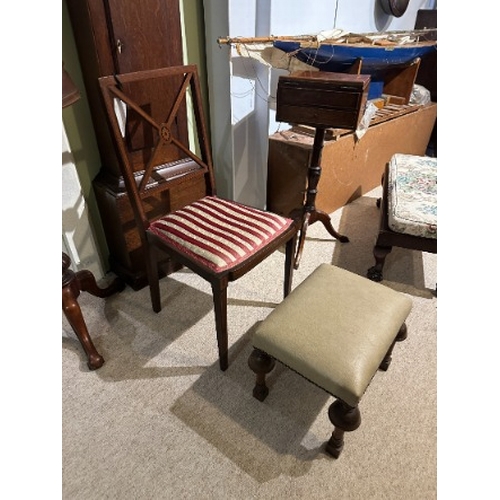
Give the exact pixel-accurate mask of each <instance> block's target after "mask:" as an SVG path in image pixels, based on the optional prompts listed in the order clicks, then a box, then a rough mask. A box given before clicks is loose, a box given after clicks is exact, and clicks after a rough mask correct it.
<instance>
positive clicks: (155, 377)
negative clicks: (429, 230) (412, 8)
mask: <svg viewBox="0 0 500 500" xmlns="http://www.w3.org/2000/svg"><path fill="white" fill-rule="evenodd" d="M378 195H379V191H378V190H374V191H373V192H371V193H369V194H368V195H366V196H363V197H362V198H359V199H358V200H356V201H355V202H353V203H351V204H350V205H348V206H347V207H345V208H344V209H342V210H339V211H337V212H335V213H334V214H332V221H333V224H334V226H335V227H337V229H339V231H340V232H341V233H343V234H346V235H347V236H349V238H350V242H349V243H344V244H342V243H338V242H335V241H334V240H333V239H332V238H331V237H330V236H329V235H328V233H327V232H326V230H325V229H324V227H323V226H322V225H321V224H320V223H316V224H314V225H313V226H311V227H310V228H309V231H308V239H307V241H306V245H305V250H304V254H303V257H302V262H301V265H300V268H299V269H298V270H297V271H296V272H295V276H294V285H297V284H298V283H300V282H301V281H302V280H303V279H304V278H305V277H307V276H308V275H309V274H310V273H311V272H312V271H313V270H314V269H315V268H316V266H317V265H319V264H320V263H323V262H328V263H332V264H334V265H338V266H340V267H343V268H345V269H349V270H351V271H353V272H356V273H358V274H361V275H363V276H364V275H365V273H366V270H367V268H368V267H370V266H371V265H372V264H373V257H372V247H373V243H374V241H375V237H376V232H377V227H378V210H377V208H376V205H375V200H376V197H377V196H378ZM283 262H284V255H283V253H281V252H277V253H276V254H274V255H273V256H272V257H271V258H269V259H268V260H267V261H266V262H264V263H263V264H261V265H260V266H259V267H258V268H256V269H255V270H254V271H252V272H251V273H250V274H248V275H247V276H245V277H244V278H242V279H240V280H239V281H237V282H236V283H232V284H230V287H229V315H228V323H229V328H230V338H229V341H230V363H231V364H230V367H229V369H228V370H227V371H226V372H224V373H223V372H221V371H220V370H219V368H218V362H217V349H216V340H215V326H214V317H213V311H212V299H211V294H210V287H209V286H208V284H207V283H205V282H204V281H203V280H201V279H200V278H198V277H197V276H195V275H193V274H192V273H191V272H190V271H188V270H181V271H179V272H177V273H175V274H173V275H171V276H169V277H167V278H165V279H163V280H162V283H161V291H162V304H163V310H162V311H161V313H159V314H155V313H153V312H152V309H151V305H150V300H149V291H148V289H143V290H140V291H138V292H134V291H133V290H131V289H130V288H127V289H125V291H123V292H122V293H120V294H118V295H115V296H113V297H111V298H108V299H98V298H95V297H92V296H90V295H88V294H86V293H83V294H82V295H81V297H80V305H81V307H82V309H83V311H84V314H85V318H86V322H87V325H88V328H89V331H90V332H91V335H92V338H93V340H94V343H95V345H96V347H97V349H98V350H99V352H100V353H101V354H102V355H103V356H104V358H105V359H106V363H105V364H104V366H103V367H102V368H100V369H99V370H96V371H94V372H90V371H89V370H88V369H87V365H86V359H85V357H84V355H83V351H82V349H81V347H80V344H79V343H78V341H77V340H76V337H75V335H74V333H73V332H72V330H71V328H70V327H69V326H68V323H67V322H66V320H65V318H64V317H63V341H62V419H63V426H62V463H63V471H62V497H63V498H64V499H65V500H78V499H85V500H94V499H95V500H97V499H104V498H109V499H115V498H116V499H121V500H128V499H216V498H217V499H238V500H246V499H254V498H255V499H257V498H259V499H261V498H268V499H270V498H272V499H281V498H283V499H309V498H313V499H363V500H365V499H394V500H396V499H397V500H401V499H405V500H407V499H418V500H424V499H425V500H427V499H433V498H436V496H437V493H436V492H437V486H436V481H437V471H436V458H437V452H436V438H437V432H436V427H437V426H436V331H437V326H436V307H437V298H436V297H435V296H434V294H433V292H434V289H435V286H436V263H437V256H436V255H430V254H422V253H420V252H415V251H410V250H404V249H397V248H395V249H394V250H393V252H392V253H391V254H390V255H389V256H388V258H387V263H386V267H385V280H384V282H383V283H384V284H385V285H386V286H389V287H391V288H393V289H396V290H399V291H401V292H402V293H405V294H408V295H409V296H410V297H411V298H412V299H413V304H414V306H413V310H412V312H411V314H410V317H409V320H408V330H409V336H408V339H407V340H406V341H405V342H402V343H398V344H397V346H396V349H395V351H394V356H393V362H392V365H391V367H390V369H389V370H388V371H387V372H379V373H378V374H377V376H376V377H375V379H374V380H373V382H372V384H371V386H370V387H369V389H368V391H367V393H366V394H365V396H364V398H363V400H362V401H361V405H360V409H361V413H362V419H363V421H362V424H361V427H360V428H359V429H358V430H356V431H355V432H352V433H347V434H346V438H345V440H346V443H345V448H344V451H343V453H342V455H341V456H340V458H339V459H338V460H334V459H332V458H330V457H329V456H328V455H326V454H325V453H324V451H323V445H324V442H325V441H326V440H328V438H329V437H330V435H331V432H332V426H331V424H330V422H329V420H328V416H327V408H328V406H329V405H330V403H331V402H332V399H331V398H329V397H328V396H327V395H326V394H325V393H324V392H322V391H321V390H320V389H318V388H315V387H313V386H312V385H311V384H310V383H308V382H306V381H305V380H303V379H302V378H301V377H300V376H298V375H296V374H294V373H292V372H290V371H289V370H286V369H284V368H283V367H281V366H277V368H276V369H275V371H274V372H273V374H272V375H271V376H270V378H269V383H270V385H271V392H270V395H269V397H268V398H267V399H266V401H265V402H264V403H260V402H258V401H257V400H256V399H254V398H253V397H252V388H253V384H254V376H253V373H252V372H251V371H250V369H249V368H248V366H247V358H248V356H249V354H250V352H251V337H252V330H253V329H254V327H255V325H256V324H257V323H258V322H259V321H260V320H262V319H263V318H265V317H266V315H267V314H268V313H269V312H270V311H271V309H272V307H273V306H274V305H275V304H277V303H278V302H279V301H280V300H281V297H282V276H283ZM305 333H306V332H305Z"/></svg>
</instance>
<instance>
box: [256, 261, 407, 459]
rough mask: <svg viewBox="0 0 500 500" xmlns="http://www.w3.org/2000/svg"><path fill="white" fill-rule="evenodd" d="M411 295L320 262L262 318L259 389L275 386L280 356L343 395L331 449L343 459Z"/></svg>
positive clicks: (401, 330)
mask: <svg viewBox="0 0 500 500" xmlns="http://www.w3.org/2000/svg"><path fill="white" fill-rule="evenodd" d="M411 308H412V301H411V299H410V298H409V297H408V296H406V295H404V294H402V293H400V292H396V291H394V290H392V289H390V288H388V287H386V286H384V285H382V284H380V283H375V282H373V281H370V280H368V279H367V278H364V277H362V276H359V275H357V274H355V273H352V272H350V271H346V270H344V269H341V268H339V267H336V266H332V265H330V264H321V265H320V266H319V267H317V268H316V270H315V271H314V272H313V273H312V274H311V275H310V276H308V277H307V278H306V279H305V280H304V281H303V282H302V283H301V284H300V285H299V286H297V288H295V289H294V290H293V291H292V292H291V293H290V294H289V295H288V296H287V297H286V298H285V299H284V300H283V302H281V303H280V304H279V305H278V306H277V307H276V308H275V309H274V310H273V311H272V312H271V313H270V314H269V316H268V317H267V318H266V319H265V320H264V321H263V322H262V323H260V324H259V325H258V327H257V328H256V331H255V334H254V337H253V347H254V350H253V352H252V353H251V355H250V357H249V359H248V365H249V366H250V368H251V369H252V370H253V371H254V372H255V374H256V376H257V377H256V384H255V387H254V389H253V396H254V397H255V398H256V399H258V400H259V401H264V399H265V398H266V397H267V395H268V393H269V389H268V387H267V386H266V381H265V377H266V374H268V373H269V372H271V370H272V369H273V368H274V366H275V361H276V360H278V361H279V362H281V363H282V364H283V365H285V366H287V367H288V368H290V369H292V370H294V371H295V372H296V373H298V374H299V375H301V376H302V377H304V378H305V379H307V380H309V381H310V382H312V383H313V384H315V385H317V386H318V387H320V388H321V389H323V390H325V391H326V392H327V393H329V394H331V395H332V396H333V397H335V398H336V401H334V402H333V404H332V405H331V406H330V408H329V410H328V416H329V418H330V421H331V422H332V424H333V426H334V430H333V433H332V436H331V438H330V440H329V441H328V443H327V444H326V452H327V453H328V454H330V455H331V456H333V457H334V458H338V457H339V455H340V453H341V451H342V448H343V446H344V433H345V432H348V431H354V430H355V429H357V428H358V427H359V426H360V424H361V416H360V411H359V408H358V404H359V402H360V400H361V397H362V396H363V394H364V393H365V391H366V389H367V387H368V385H369V384H370V382H371V380H372V378H373V376H374V375H375V373H376V372H377V370H378V369H380V370H384V371H385V370H387V368H388V367H389V364H390V362H391V355H392V350H393V348H394V345H395V343H396V341H401V340H404V339H405V338H406V335H407V331H406V324H405V320H406V318H407V317H408V315H409V313H410V311H411Z"/></svg>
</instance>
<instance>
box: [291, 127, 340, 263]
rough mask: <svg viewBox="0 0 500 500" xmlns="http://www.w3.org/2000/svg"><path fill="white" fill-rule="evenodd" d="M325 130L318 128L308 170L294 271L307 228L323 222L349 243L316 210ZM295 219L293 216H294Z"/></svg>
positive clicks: (300, 254) (326, 218)
mask: <svg viewBox="0 0 500 500" xmlns="http://www.w3.org/2000/svg"><path fill="white" fill-rule="evenodd" d="M325 130H326V129H325V128H324V127H316V132H315V134H314V144H313V151H312V156H311V164H310V165H309V167H308V169H307V193H306V201H305V204H304V207H303V210H302V225H301V229H300V234H299V239H298V243H297V251H296V253H295V259H294V266H293V267H294V269H298V268H299V264H300V258H301V256H302V251H303V249H304V243H305V239H306V233H307V228H308V227H309V226H310V225H311V224H314V223H315V222H317V221H319V222H321V223H322V224H323V225H324V226H325V228H326V230H327V231H328V232H329V233H330V234H331V235H332V236H333V237H334V238H336V239H338V240H339V241H340V242H342V243H347V242H348V241H349V238H348V237H347V236H343V235H341V234H339V233H338V232H337V231H336V230H335V229H334V228H333V226H332V223H331V219H330V216H329V215H328V214H327V213H326V212H322V211H321V210H317V209H316V205H315V203H316V195H317V194H318V189H317V187H318V183H319V179H320V177H321V154H322V152H323V144H324V142H325ZM292 217H293V215H292Z"/></svg>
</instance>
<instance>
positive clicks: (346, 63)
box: [273, 40, 437, 99]
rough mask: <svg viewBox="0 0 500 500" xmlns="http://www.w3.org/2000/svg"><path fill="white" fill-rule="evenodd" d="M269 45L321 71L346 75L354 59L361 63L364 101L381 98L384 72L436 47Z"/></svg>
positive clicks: (281, 42) (287, 43) (289, 43)
mask: <svg viewBox="0 0 500 500" xmlns="http://www.w3.org/2000/svg"><path fill="white" fill-rule="evenodd" d="M273 45H274V47H276V48H277V49H280V50H283V51H284V52H287V53H291V52H293V53H294V55H295V57H297V59H299V60H300V61H302V62H304V63H306V64H309V65H311V66H314V67H315V68H318V69H319V70H321V71H332V72H337V73H346V72H348V71H349V69H350V68H351V66H352V65H353V64H354V63H355V62H356V61H357V60H358V59H362V65H361V73H362V74H365V75H370V77H371V83H370V88H369V91H368V99H374V98H376V97H380V95H381V94H382V89H383V79H384V74H385V72H386V71H387V70H389V69H392V68H394V67H398V66H405V65H407V64H410V63H411V62H412V61H413V60H415V59H416V58H417V57H420V58H422V57H423V56H425V55H426V54H428V53H430V52H433V51H435V50H437V45H433V44H429V45H396V46H389V47H380V46H357V45H347V44H322V45H320V46H319V47H318V48H305V47H301V46H300V42H293V41H281V40H275V41H274V42H273Z"/></svg>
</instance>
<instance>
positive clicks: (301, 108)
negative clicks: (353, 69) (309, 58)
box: [276, 71, 370, 130]
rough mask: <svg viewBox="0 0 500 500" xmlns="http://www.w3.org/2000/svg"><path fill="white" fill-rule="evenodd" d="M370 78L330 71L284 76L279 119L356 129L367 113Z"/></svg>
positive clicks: (278, 102)
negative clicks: (365, 111)
mask: <svg viewBox="0 0 500 500" xmlns="http://www.w3.org/2000/svg"><path fill="white" fill-rule="evenodd" d="M369 83H370V77H369V76H368V75H350V74H345V73H332V72H326V71H299V72H295V73H291V74H290V75H288V76H281V77H280V79H279V81H278V90H277V96H276V104H277V105H276V110H277V111H276V119H277V120H278V121H281V122H288V123H300V124H304V125H310V126H313V127H336V128H345V129H350V130H355V129H356V128H357V126H358V124H359V121H360V119H361V117H362V116H363V113H364V110H365V106H366V99H367V96H368V86H369Z"/></svg>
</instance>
